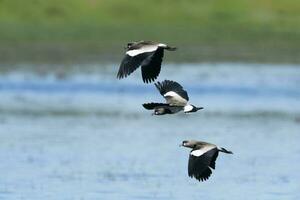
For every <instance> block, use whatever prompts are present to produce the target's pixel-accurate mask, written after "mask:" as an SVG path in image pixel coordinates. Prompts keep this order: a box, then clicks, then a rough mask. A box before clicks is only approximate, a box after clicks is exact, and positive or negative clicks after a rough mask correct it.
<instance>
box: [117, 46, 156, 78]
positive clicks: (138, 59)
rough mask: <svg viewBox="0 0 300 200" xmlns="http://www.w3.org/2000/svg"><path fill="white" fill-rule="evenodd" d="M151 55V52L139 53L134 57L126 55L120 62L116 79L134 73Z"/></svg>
mask: <svg viewBox="0 0 300 200" xmlns="http://www.w3.org/2000/svg"><path fill="white" fill-rule="evenodd" d="M152 54H153V52H146V53H141V54H138V55H136V56H130V55H128V54H126V55H125V57H124V58H123V60H122V62H121V65H120V68H119V71H118V74H117V78H118V79H122V78H126V77H127V76H128V75H129V74H131V73H132V72H134V71H135V70H136V69H137V68H138V67H139V66H140V65H141V64H142V62H143V61H144V60H145V59H146V58H147V57H149V56H150V55H152Z"/></svg>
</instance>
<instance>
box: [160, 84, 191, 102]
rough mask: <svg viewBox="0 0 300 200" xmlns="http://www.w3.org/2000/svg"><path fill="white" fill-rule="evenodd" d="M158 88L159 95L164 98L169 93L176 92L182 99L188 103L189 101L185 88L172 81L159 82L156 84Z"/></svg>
mask: <svg viewBox="0 0 300 200" xmlns="http://www.w3.org/2000/svg"><path fill="white" fill-rule="evenodd" d="M155 86H156V88H157V89H158V91H159V93H160V94H161V95H162V96H164V95H165V94H166V93H168V92H171V91H173V92H175V93H177V94H178V95H179V96H181V97H182V98H184V99H185V100H186V101H188V100H189V96H188V94H187V92H186V91H185V90H184V89H183V87H182V86H181V85H180V84H179V83H177V82H175V81H170V80H164V81H163V82H161V83H160V82H157V83H155Z"/></svg>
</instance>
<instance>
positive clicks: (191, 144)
mask: <svg viewBox="0 0 300 200" xmlns="http://www.w3.org/2000/svg"><path fill="white" fill-rule="evenodd" d="M196 145H197V142H196V141H194V140H184V141H182V143H181V145H180V146H182V147H187V148H192V149H193V148H195V147H196Z"/></svg>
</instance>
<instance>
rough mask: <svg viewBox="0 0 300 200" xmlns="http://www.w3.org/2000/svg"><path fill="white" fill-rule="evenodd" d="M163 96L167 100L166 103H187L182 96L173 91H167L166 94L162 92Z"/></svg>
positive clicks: (181, 104)
mask: <svg viewBox="0 0 300 200" xmlns="http://www.w3.org/2000/svg"><path fill="white" fill-rule="evenodd" d="M164 97H165V99H166V100H167V103H168V104H170V105H177V106H185V105H186V103H187V100H186V99H184V98H182V97H181V96H180V95H178V94H177V93H176V92H173V91H170V92H167V93H166V94H164Z"/></svg>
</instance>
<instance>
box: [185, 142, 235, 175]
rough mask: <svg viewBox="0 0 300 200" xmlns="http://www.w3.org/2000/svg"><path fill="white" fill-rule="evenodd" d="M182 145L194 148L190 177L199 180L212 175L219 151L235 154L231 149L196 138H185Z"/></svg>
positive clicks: (191, 157)
mask: <svg viewBox="0 0 300 200" xmlns="http://www.w3.org/2000/svg"><path fill="white" fill-rule="evenodd" d="M180 146H183V147H187V148H191V149H192V150H191V152H190V157H189V164H188V174H189V177H191V178H193V177H194V178H195V179H197V180H198V181H205V180H207V179H208V178H209V177H210V175H211V174H212V170H214V169H215V167H216V159H217V157H218V154H219V152H223V153H227V154H233V153H232V152H231V151H228V150H226V149H224V148H219V147H217V146H216V145H214V144H210V143H206V142H201V141H195V140H189V141H187V140H185V141H183V142H182V144H181V145H180Z"/></svg>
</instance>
